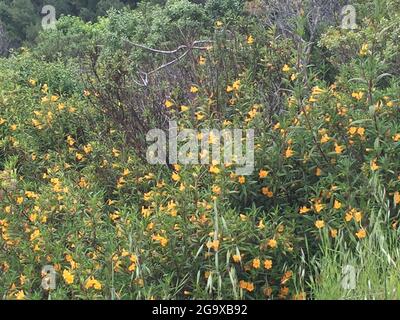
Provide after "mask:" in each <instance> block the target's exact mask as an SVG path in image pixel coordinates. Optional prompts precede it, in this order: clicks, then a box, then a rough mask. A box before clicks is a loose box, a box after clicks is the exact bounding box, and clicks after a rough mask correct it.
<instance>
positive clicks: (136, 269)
mask: <svg viewBox="0 0 400 320" xmlns="http://www.w3.org/2000/svg"><path fill="white" fill-rule="evenodd" d="M374 2H375V3H377V2H376V1H362V2H361V3H360V7H359V9H360V12H362V9H364V8H365V6H370V5H371V3H374ZM384 2H385V4H386V10H387V11H385V10H377V12H376V13H375V14H374V15H373V16H366V14H365V19H363V17H359V21H358V24H359V30H358V31H349V30H342V29H340V28H339V27H335V26H333V27H331V28H328V29H327V30H325V32H324V33H323V35H322V36H321V37H320V39H318V40H319V41H318V44H317V42H315V43H313V44H310V45H313V50H314V51H313V52H310V51H307V50H303V49H304V48H306V45H308V44H307V43H306V42H307V41H309V40H310V39H307V32H305V33H304V30H306V29H307V28H308V26H309V24H307V22H304V20H302V19H301V17H300V20H299V22H298V23H299V25H302V26H303V27H304V28H305V29H303V31H301V30H300V29H301V28H299V30H297V31H299V32H300V33H299V34H297V35H298V37H296V36H291V37H284V36H282V34H281V33H279V31H278V30H277V29H276V28H274V27H273V26H268V25H265V24H264V23H265V21H268V19H265V17H264V16H262V15H259V14H257V15H253V14H251V13H249V12H248V10H245V9H244V8H243V7H242V5H243V3H242V2H241V1H214V0H212V1H207V3H206V4H205V5H201V4H193V3H192V4H191V3H189V1H186V0H175V1H168V2H167V3H166V4H165V5H163V6H161V5H153V4H142V5H140V6H139V8H137V9H135V10H128V9H125V10H121V11H116V10H112V11H110V12H109V13H108V16H107V17H105V18H102V19H99V21H98V22H95V23H84V22H83V21H82V20H80V19H79V18H76V17H64V18H63V19H61V20H60V21H59V23H58V27H57V30H55V31H50V32H46V33H42V34H41V35H40V36H39V41H38V44H37V46H35V47H33V48H31V49H21V50H20V52H18V53H15V54H14V55H13V56H11V57H9V58H8V59H3V60H1V62H0V75H1V76H0V81H1V82H0V83H1V85H0V170H1V171H0V178H1V187H0V201H1V205H0V230H1V235H2V236H1V238H0V247H1V251H0V263H1V264H0V272H1V276H0V295H1V296H2V297H4V298H10V299H14V298H16V299H23V298H27V299H41V298H47V297H48V296H49V295H51V297H52V298H53V299H57V298H58V299H84V298H85V299H88V298H98V299H101V298H103V299H104V298H105V299H152V298H162V299H183V298H187V299H204V298H213V299H221V298H225V299H242V298H243V299H246V298H247V299H304V298H306V297H307V298H398V297H399V296H400V293H399V292H398V291H397V290H398V283H399V280H400V279H399V276H398V275H399V272H398V268H399V263H400V260H399V258H400V257H399V255H398V250H397V249H396V241H398V218H399V217H398V216H399V209H398V208H399V204H400V194H399V192H400V163H399V161H398V155H399V148H400V124H399V123H400V121H399V120H400V119H399V118H400V116H399V107H400V105H399V92H400V91H399V79H398V70H399V62H398V61H399V60H398V45H397V43H396V41H395V40H396V37H397V33H398V32H397V30H398V22H399V21H400V17H399V16H398V15H392V14H389V13H391V12H393V11H392V10H393V8H395V6H398V4H399V3H398V1H384ZM253 9H254V8H253ZM302 37H303V38H302ZM299 38H300V39H303V40H302V41H300V42H299V41H298V40H299ZM198 40H207V41H210V42H207V43H202V44H201V45H199V47H200V48H198V49H192V50H188V53H187V56H185V57H183V58H182V59H180V60H179V61H177V62H176V63H174V64H173V65H171V66H168V67H165V68H162V69H160V70H159V71H157V72H154V73H152V70H156V69H157V68H159V67H160V66H163V65H164V64H166V63H168V62H169V61H171V60H173V59H176V58H178V57H179V53H178V54H160V53H159V52H155V50H151V49H157V50H158V51H160V50H163V51H170V50H174V49H176V48H177V47H179V46H181V45H186V46H188V47H190V45H191V44H193V42H194V41H198ZM203 44H204V45H203ZM139 45H141V46H142V47H140V46H139ZM317 45H318V47H317ZM143 46H145V47H143ZM303 46H304V47H303ZM182 53H183V52H182ZM304 61H309V63H310V64H309V65H305V66H304V65H302V62H304ZM327 70H329V71H328V73H327ZM146 74H147V81H148V83H147V86H144V85H143V84H144V83H143V82H141V81H143V77H144V75H146ZM141 77H142V78H141ZM169 119H174V120H177V121H178V124H179V126H180V127H182V128H196V129H201V128H243V129H248V128H253V129H255V130H256V147H257V148H256V152H255V157H256V169H255V172H254V174H253V175H251V176H237V175H236V174H235V170H234V165H232V166H219V165H210V166H206V165H193V166H189V165H188V166H183V165H175V166H172V167H171V168H168V167H162V166H151V165H149V164H147V163H146V162H145V161H143V160H142V159H143V149H144V148H145V144H144V134H145V133H146V130H148V129H150V128H153V127H161V128H163V127H164V126H165V124H166V122H167V121H168V120H169ZM44 265H54V266H55V268H56V271H57V273H58V278H57V287H56V289H55V290H51V291H50V292H49V291H44V290H42V288H41V286H40V285H41V281H42V279H41V277H40V272H41V269H42V267H43V266H44ZM346 265H354V266H356V267H357V268H358V269H357V273H358V282H357V287H356V289H355V290H353V291H349V290H345V289H343V287H342V286H341V276H342V274H341V272H342V267H343V266H346ZM383 279H388V280H387V281H386V282H384V281H383ZM384 283H385V285H384Z"/></svg>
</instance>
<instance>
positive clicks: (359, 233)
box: [356, 228, 367, 239]
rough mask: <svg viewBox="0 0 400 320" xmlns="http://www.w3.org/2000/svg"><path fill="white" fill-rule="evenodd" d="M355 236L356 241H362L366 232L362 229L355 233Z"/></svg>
mask: <svg viewBox="0 0 400 320" xmlns="http://www.w3.org/2000/svg"><path fill="white" fill-rule="evenodd" d="M356 236H357V238H358V239H364V238H365V237H366V236H367V232H366V231H365V229H363V228H362V229H360V230H359V231H358V232H357V233H356Z"/></svg>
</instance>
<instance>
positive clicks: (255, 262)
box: [253, 258, 261, 269]
mask: <svg viewBox="0 0 400 320" xmlns="http://www.w3.org/2000/svg"><path fill="white" fill-rule="evenodd" d="M260 265H261V262H260V259H258V258H255V259H253V268H254V269H259V268H260Z"/></svg>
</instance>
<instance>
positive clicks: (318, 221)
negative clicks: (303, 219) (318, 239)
mask: <svg viewBox="0 0 400 320" xmlns="http://www.w3.org/2000/svg"><path fill="white" fill-rule="evenodd" d="M315 226H316V227H317V228H318V229H322V228H323V227H325V222H324V220H317V221H315Z"/></svg>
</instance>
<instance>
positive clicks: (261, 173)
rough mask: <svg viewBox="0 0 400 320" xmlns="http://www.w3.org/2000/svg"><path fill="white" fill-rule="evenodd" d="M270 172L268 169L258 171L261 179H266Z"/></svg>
mask: <svg viewBox="0 0 400 320" xmlns="http://www.w3.org/2000/svg"><path fill="white" fill-rule="evenodd" d="M268 174H269V172H268V171H266V170H260V172H259V173H258V176H259V178H260V179H264V178H266V177H267V176H268Z"/></svg>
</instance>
